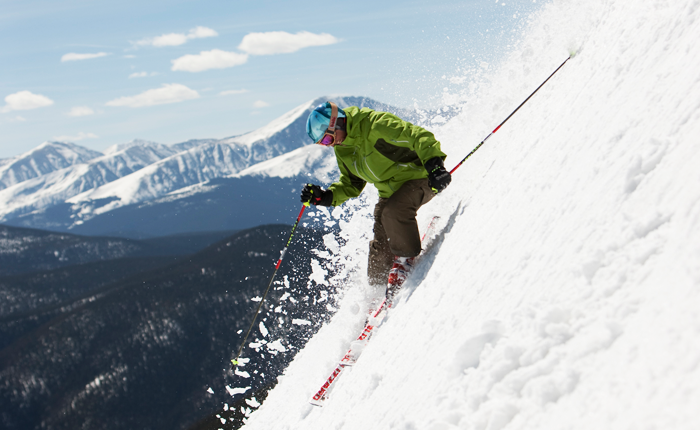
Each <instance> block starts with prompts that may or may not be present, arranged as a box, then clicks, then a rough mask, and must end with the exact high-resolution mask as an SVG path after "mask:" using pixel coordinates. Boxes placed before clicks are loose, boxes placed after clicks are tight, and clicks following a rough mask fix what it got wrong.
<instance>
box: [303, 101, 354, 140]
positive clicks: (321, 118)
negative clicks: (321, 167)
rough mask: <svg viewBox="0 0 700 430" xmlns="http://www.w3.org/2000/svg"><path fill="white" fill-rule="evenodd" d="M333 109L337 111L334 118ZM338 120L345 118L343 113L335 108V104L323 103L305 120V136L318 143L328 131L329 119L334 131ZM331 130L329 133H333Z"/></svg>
mask: <svg viewBox="0 0 700 430" xmlns="http://www.w3.org/2000/svg"><path fill="white" fill-rule="evenodd" d="M333 107H335V109H337V114H336V115H337V116H336V117H335V118H333V110H334V109H333ZM338 118H345V111H343V110H342V109H340V108H338V107H337V106H335V103H332V102H325V103H324V104H322V105H319V106H318V107H317V108H316V109H314V110H312V111H311V113H310V114H309V118H308V119H307V120H306V134H308V135H309V137H310V138H311V140H313V141H314V142H316V143H318V142H319V141H320V140H321V139H322V138H323V135H324V134H326V130H329V128H330V124H331V119H332V122H333V130H334V129H335V126H336V120H337V119H338ZM333 130H330V131H331V133H333Z"/></svg>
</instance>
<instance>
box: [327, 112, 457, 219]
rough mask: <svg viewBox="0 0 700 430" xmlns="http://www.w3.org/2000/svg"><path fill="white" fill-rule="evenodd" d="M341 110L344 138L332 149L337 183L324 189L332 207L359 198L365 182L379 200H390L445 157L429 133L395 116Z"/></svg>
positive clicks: (426, 174) (426, 173) (421, 177)
mask: <svg viewBox="0 0 700 430" xmlns="http://www.w3.org/2000/svg"><path fill="white" fill-rule="evenodd" d="M343 110H344V111H345V115H346V117H347V123H346V129H347V134H348V136H347V138H345V141H343V143H342V144H340V145H338V146H335V147H334V148H333V149H334V150H335V157H336V159H337V161H338V169H340V179H339V180H338V182H335V183H333V184H331V186H330V187H328V189H329V190H331V191H333V206H338V205H341V204H342V203H343V202H345V201H346V200H348V199H350V198H352V197H357V196H359V195H360V193H361V192H362V190H363V189H364V187H365V185H366V184H367V182H369V183H371V184H374V186H375V187H376V188H377V191H379V197H384V198H388V197H391V195H392V194H394V192H395V191H396V190H398V189H399V188H401V185H403V184H404V182H406V181H410V180H413V179H423V178H427V177H428V172H427V171H426V170H425V168H424V167H423V163H424V162H426V161H428V160H430V159H432V158H435V157H440V158H442V159H443V160H444V159H445V157H446V155H445V154H444V153H443V152H442V151H441V150H440V142H438V141H437V140H435V136H433V133H431V132H429V131H427V130H425V129H424V128H421V127H418V126H415V125H413V124H411V123H409V122H406V121H403V120H402V119H401V118H399V117H397V116H396V115H393V114H390V113H388V112H377V111H374V110H372V109H369V108H362V109H359V108H357V107H354V106H352V107H349V108H346V109H343Z"/></svg>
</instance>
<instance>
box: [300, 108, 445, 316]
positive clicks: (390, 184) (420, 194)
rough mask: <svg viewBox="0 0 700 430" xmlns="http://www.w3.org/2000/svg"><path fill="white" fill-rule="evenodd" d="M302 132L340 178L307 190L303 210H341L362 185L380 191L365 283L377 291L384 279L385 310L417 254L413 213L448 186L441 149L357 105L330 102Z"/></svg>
mask: <svg viewBox="0 0 700 430" xmlns="http://www.w3.org/2000/svg"><path fill="white" fill-rule="evenodd" d="M306 132H307V134H308V135H309V137H311V139H312V140H313V141H314V142H315V143H316V144H318V145H323V146H326V147H332V148H333V150H334V151H335V156H336V159H337V162H338V169H339V170H340V179H339V181H338V182H335V183H333V184H331V185H330V186H329V187H328V189H327V190H324V189H323V188H321V187H320V186H318V185H314V184H306V185H305V186H304V188H303V189H302V191H301V201H302V203H304V204H313V205H320V206H339V205H341V204H342V203H343V202H345V201H346V200H348V199H350V198H352V197H357V196H359V195H360V193H361V192H362V190H363V188H364V187H365V185H366V183H367V182H369V183H372V184H374V186H375V187H376V188H377V191H378V192H379V202H378V203H377V205H376V206H375V208H374V239H373V240H372V241H370V246H369V261H368V266H367V276H368V279H369V283H370V285H372V286H374V287H380V288H381V287H382V286H384V285H387V273H388V274H389V276H388V287H387V290H386V294H387V299H388V302H389V303H391V300H392V299H393V296H394V295H395V294H396V292H397V291H398V289H399V288H400V287H401V284H402V283H403V281H404V280H405V279H406V276H407V274H408V272H409V271H410V270H411V267H412V265H413V260H414V258H415V257H416V256H417V255H418V254H420V252H421V240H420V234H419V232H418V224H417V222H416V213H417V211H418V209H419V208H420V207H421V206H423V205H424V204H426V203H428V202H429V201H430V200H431V199H432V198H433V197H434V196H435V194H437V193H439V192H441V191H442V190H444V189H445V187H447V186H448V185H449V184H450V181H451V180H452V177H451V175H450V173H449V172H448V171H447V170H446V169H445V166H444V159H445V157H446V155H445V154H444V153H443V152H442V151H441V150H440V142H438V141H437V140H435V136H433V134H432V133H431V132H429V131H427V130H425V129H423V128H421V127H418V126H415V125H413V124H411V123H408V122H406V121H403V120H402V119H400V118H399V117H397V116H396V115H393V114H391V113H388V112H379V111H374V110H372V109H369V108H362V109H360V108H358V107H355V106H352V107H348V108H346V109H344V110H343V109H339V108H338V107H337V106H336V105H335V103H332V102H326V103H324V104H322V105H320V106H318V107H317V108H316V109H314V110H313V111H312V112H311V114H309V118H308V119H307V122H306Z"/></svg>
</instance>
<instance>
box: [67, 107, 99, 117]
mask: <svg viewBox="0 0 700 430" xmlns="http://www.w3.org/2000/svg"><path fill="white" fill-rule="evenodd" d="M94 113H95V111H94V110H92V109H90V108H89V107H87V106H76V107H74V108H73V109H71V110H70V112H68V116H88V115H92V114H94Z"/></svg>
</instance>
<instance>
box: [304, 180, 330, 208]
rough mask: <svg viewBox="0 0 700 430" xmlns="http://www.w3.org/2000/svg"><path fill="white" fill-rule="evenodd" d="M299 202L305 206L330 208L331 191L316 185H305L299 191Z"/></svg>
mask: <svg viewBox="0 0 700 430" xmlns="http://www.w3.org/2000/svg"><path fill="white" fill-rule="evenodd" d="M301 202H302V203H304V204H305V205H307V206H308V205H309V204H312V205H318V206H331V205H332V204H333V191H330V190H324V189H323V188H321V187H319V186H318V185H314V184H306V185H304V188H302V190H301Z"/></svg>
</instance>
